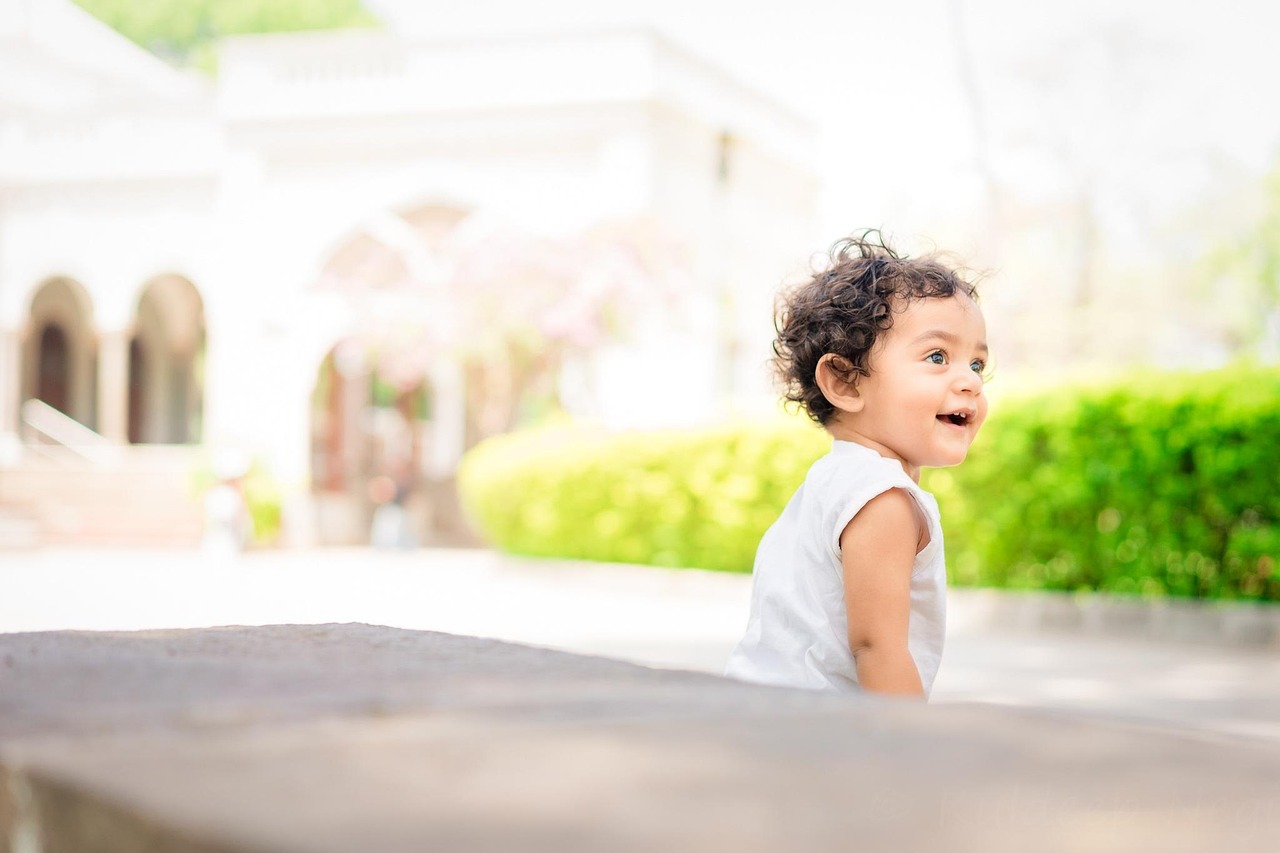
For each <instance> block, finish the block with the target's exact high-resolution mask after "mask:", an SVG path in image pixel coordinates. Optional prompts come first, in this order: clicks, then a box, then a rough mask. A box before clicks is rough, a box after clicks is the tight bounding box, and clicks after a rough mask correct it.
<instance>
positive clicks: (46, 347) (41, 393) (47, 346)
mask: <svg viewBox="0 0 1280 853" xmlns="http://www.w3.org/2000/svg"><path fill="white" fill-rule="evenodd" d="M37 371H38V376H37V379H36V398H37V399H38V400H41V401H43V402H45V403H48V404H49V405H50V406H53V407H54V408H55V409H57V410H58V411H60V412H62V413H63V414H66V413H67V410H68V409H70V408H71V394H70V391H71V347H70V344H68V343H67V333H66V332H64V331H63V330H62V327H61V326H60V325H58V324H57V323H56V322H51V323H49V324H47V325H46V326H45V327H44V329H42V330H41V332H40V355H39V367H38V368H37Z"/></svg>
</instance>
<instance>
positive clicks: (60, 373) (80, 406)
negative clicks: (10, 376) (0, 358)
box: [18, 276, 98, 428]
mask: <svg viewBox="0 0 1280 853" xmlns="http://www.w3.org/2000/svg"><path fill="white" fill-rule="evenodd" d="M18 346H19V352H20V353H21V362H22V367H21V374H20V379H19V383H20V392H19V397H20V400H28V399H33V398H35V399H41V400H44V402H46V403H48V404H49V405H51V406H53V407H54V408H56V409H58V410H59V411H61V412H62V413H63V414H65V415H67V416H69V417H71V418H74V419H75V420H77V421H79V422H80V423H82V424H84V425H85V426H88V427H90V428H93V427H95V426H96V422H97V399H96V394H95V391H96V387H97V372H98V371H97V343H96V336H95V333H94V330H93V303H92V300H91V299H90V297H89V293H88V291H86V290H85V288H84V286H83V285H82V284H80V282H78V281H76V280H75V279H72V278H68V277H65V276H54V277H51V278H48V279H45V280H44V281H42V282H41V283H40V284H39V285H38V286H37V287H36V289H35V291H34V292H33V294H32V297H31V303H30V306H29V308H28V311H27V319H26V323H25V324H24V325H23V327H22V330H21V332H20V334H19V344H18Z"/></svg>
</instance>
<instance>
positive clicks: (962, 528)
mask: <svg viewBox="0 0 1280 853" xmlns="http://www.w3.org/2000/svg"><path fill="white" fill-rule="evenodd" d="M829 446H830V439H829V438H828V437H827V435H826V434H825V433H824V432H823V431H821V430H820V429H817V428H815V427H812V426H810V425H808V424H807V423H805V422H802V421H799V420H795V421H789V422H788V421H779V422H774V423H768V424H744V425H738V426H733V427H724V428H720V429H708V430H701V431H696V432H688V431H686V432H674V431H673V432H665V433H634V434H623V435H614V436H608V435H601V434H599V433H597V432H593V431H588V430H573V429H566V428H561V429H554V430H545V431H541V432H537V433H524V434H514V435H509V436H504V437H502V438H499V439H494V440H491V441H488V442H485V443H484V444H481V445H480V446H478V447H476V448H475V449H474V450H472V451H471V452H470V453H469V454H468V455H467V457H466V458H465V459H464V461H463V465H462V469H461V471H460V474H459V484H460V488H461V492H462V498H463V502H464V505H465V506H466V507H467V509H468V511H469V513H470V515H471V516H472V518H473V519H474V520H475V521H476V523H477V524H478V526H479V527H480V529H481V530H482V531H484V532H485V533H486V534H487V535H488V536H489V537H490V539H491V540H492V541H493V542H494V543H495V544H496V545H497V546H498V547H500V548H503V549H505V550H508V551H511V552H514V553H520V554H530V555H538V556H555V557H572V558H580V559H588V560H604V561H619V562H631V563H649V564H655V565H665V566H698V567H703V568H713V569H725V570H731V571H749V570H750V568H751V563H752V560H753V557H754V554H755V548H756V545H757V543H758V542H759V538H760V536H761V534H762V533H763V532H764V531H765V529H766V528H767V527H768V526H769V524H771V523H772V522H773V520H774V519H775V518H776V517H777V515H778V513H779V512H780V511H781V510H782V508H783V507H784V506H785V505H786V502H787V500H788V499H789V498H790V496H791V494H792V492H794V490H795V488H796V487H797V486H798V485H799V484H800V483H801V481H803V479H804V475H805V472H806V471H807V470H808V468H809V465H810V464H812V462H813V461H814V460H815V459H817V458H818V457H819V456H821V455H822V454H823V453H824V452H825V451H826V449H827V448H828V447H829ZM1277 472H1280V370H1276V369H1265V368H1258V367H1235V368H1232V369H1227V370H1221V371H1215V372H1211V373H1201V374H1190V373H1188V374H1155V373H1152V374H1139V375H1134V376H1131V377H1129V378H1128V379H1127V380H1126V381H1124V382H1113V383H1110V384H1107V385H1105V386H1100V387H1089V388H1055V389H1053V390H1050V391H1045V392H1043V393H1040V394H1036V395H1030V396H1024V397H1021V398H1018V399H1005V400H1001V401H999V404H998V405H997V406H995V407H994V409H993V414H992V416H991V418H990V420H989V421H988V423H987V425H986V426H985V427H984V428H983V433H982V435H981V436H980V437H979V440H978V442H977V443H976V444H975V445H974V447H973V449H972V450H971V451H970V454H969V459H968V460H967V461H966V462H965V463H964V465H962V466H960V467H958V468H949V469H943V470H934V471H928V472H926V473H925V478H924V482H923V485H924V486H925V488H927V489H929V490H930V491H932V492H933V493H934V494H935V495H936V496H937V497H938V501H939V504H940V506H941V508H942V516H943V524H944V527H945V531H946V542H947V562H948V567H949V572H950V575H951V579H952V582H953V583H956V584H960V585H983V586H994V587H1013V588H1025V589H1054V590H1104V591H1110V592H1119V593H1133V594H1141V595H1147V596H1164V595H1177V596H1192V597H1206V598H1252V599H1267V600H1273V601H1280V489H1278V488H1277V485H1278V484H1280V477H1277Z"/></svg>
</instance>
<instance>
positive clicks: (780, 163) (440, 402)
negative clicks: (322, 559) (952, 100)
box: [0, 0, 817, 543]
mask: <svg viewBox="0 0 1280 853" xmlns="http://www.w3.org/2000/svg"><path fill="white" fill-rule="evenodd" d="M810 137H811V132H810V129H809V128H808V127H807V126H806V125H805V123H804V122H803V121H802V120H801V119H799V118H798V117H797V116H796V115H794V114H792V113H791V112H790V111H789V110H787V109H786V108H785V107H784V106H781V105H778V104H776V103H773V102H771V101H769V100H767V99H765V98H763V97H760V96H758V95H757V94H755V93H753V92H752V91H749V90H747V89H745V88H744V87H742V86H741V85H739V84H738V83H736V82H735V81H734V80H732V79H730V78H728V77H727V76H725V75H724V74H723V73H721V72H719V71H717V70H716V69H715V68H711V67H708V66H707V65H706V64H705V63H703V62H701V61H699V60H698V59H697V58H696V57H693V56H690V55H688V54H687V53H684V52H682V51H680V50H678V49H676V48H674V47H672V46H671V45H670V44H668V43H666V42H665V41H664V40H663V39H662V38H661V37H660V36H658V35H656V34H654V33H652V32H646V31H614V32H595V33H587V34H583V33H578V34H565V35H560V36H539V37H529V38H520V39H501V40H492V39H491V40H484V39H475V40H465V41H449V42H409V41H404V40H400V39H398V38H397V37H395V36H394V35H391V34H388V33H384V32H379V31H348V32H329V33H317V34H298V35H289V36H262V37H245V38H237V39H233V40H229V41H227V42H226V43H224V45H223V48H222V52H221V60H220V70H219V76H218V78H217V82H216V83H213V82H209V81H206V80H204V79H203V78H197V77H193V76H191V75H188V74H185V73H181V72H177V71H175V70H173V69H172V68H170V67H168V66H167V65H165V64H163V63H162V62H160V61H159V60H157V59H155V58H154V57H152V56H150V55H149V54H147V53H145V52H144V51H141V50H139V49H138V48H136V47H135V46H133V45H132V44H131V43H129V42H128V41H126V40H125V39H123V38H122V37H120V36H118V35H117V34H116V33H114V32H113V31H111V30H110V29H108V28H106V27H104V26H102V25H101V24H99V23H98V22H97V21H96V20H94V19H92V18H90V17H89V16H87V15H85V14H84V13H83V12H81V10H79V9H78V8H77V7H75V6H74V5H72V4H71V3H70V2H67V0H5V2H4V3H2V4H0V514H3V513H6V512H7V514H8V517H9V518H10V519H11V521H12V519H13V518H14V517H16V516H24V517H26V518H28V519H29V520H30V523H31V524H35V525H40V526H43V528H44V534H43V535H44V536H45V537H46V538H48V539H57V538H64V539H65V538H77V537H78V538H80V539H82V540H84V541H89V540H92V539H94V538H95V536H96V537H97V539H99V540H105V539H111V538H115V539H117V540H129V539H139V538H142V539H147V538H151V539H158V538H163V537H162V534H164V533H166V532H167V533H169V534H173V535H172V536H171V537H170V538H179V539H181V538H184V537H185V538H190V537H191V536H193V535H196V532H197V530H196V529H197V527H198V524H197V522H198V509H196V508H198V495H197V493H196V492H195V491H194V490H193V489H191V488H189V487H188V485H187V484H188V482H189V481H190V471H191V470H192V469H194V468H197V467H199V466H200V465H201V464H205V463H204V462H203V461H202V460H207V458H208V455H209V454H210V453H211V452H215V451H220V450H221V449H225V448H231V449H236V450H239V451H242V452H244V453H247V454H251V455H252V456H253V457H254V458H256V459H257V460H258V461H259V463H260V464H261V465H262V466H263V467H264V468H265V470H268V471H269V472H270V474H271V476H272V477H273V478H274V480H275V481H276V482H277V483H278V484H279V488H280V490H281V492H282V497H283V502H284V507H285V519H284V521H285V529H284V534H285V541H287V542H291V543H309V542H315V541H321V542H324V541H335V542H336V541H352V542H353V541H359V540H360V539H361V538H362V537H363V536H365V535H366V534H365V532H366V531H367V529H368V527H367V524H368V513H369V511H370V506H369V503H368V499H367V497H366V494H365V485H366V480H367V477H368V476H369V475H370V473H372V472H376V465H375V460H373V457H372V456H371V453H374V451H372V450H371V445H370V442H371V441H373V440H374V438H373V436H371V432H370V431H371V430H374V431H376V429H377V428H378V425H377V424H374V423H371V422H370V420H369V417H368V415H367V414H366V413H365V410H366V409H367V403H368V401H369V399H370V391H369V377H368V375H367V370H366V369H365V368H363V367H362V365H361V364H360V362H359V359H358V358H355V359H352V358H351V357H350V354H349V353H347V354H344V351H343V350H342V348H341V347H340V346H339V345H340V344H342V342H343V341H344V340H347V339H349V337H350V336H351V334H352V333H353V328H352V325H353V318H352V316H351V312H350V308H349V305H350V303H349V302H346V301H344V299H343V298H342V297H340V296H339V295H337V294H335V293H334V292H333V291H332V290H331V289H327V288H324V287H321V286H319V285H320V283H321V282H322V281H324V280H325V279H326V277H329V278H332V276H333V275H334V272H335V270H336V271H337V272H338V274H340V275H342V276H344V277H345V278H347V279H355V280H357V281H358V280H361V279H362V278H364V279H367V280H368V286H369V287H370V288H376V287H377V286H378V283H379V281H381V280H385V279H386V278H387V277H388V276H391V277H392V278H394V275H395V274H396V271H395V270H393V271H391V272H388V270H386V269H382V268H379V267H378V264H379V263H381V264H382V265H383V267H385V266H386V265H387V264H388V263H390V264H392V265H394V266H396V269H397V270H398V271H399V274H405V273H406V271H407V274H409V275H411V276H416V277H417V278H419V279H421V278H423V277H429V276H430V274H431V273H430V267H431V264H432V259H433V252H434V251H435V250H436V249H437V248H438V246H439V244H440V242H441V240H443V239H444V237H445V236H447V235H448V233H449V232H450V231H451V230H452V229H455V228H459V227H463V226H465V225H466V223H468V222H475V221H477V220H478V219H479V220H492V219H500V220H503V221H508V222H515V223H519V224H521V225H523V226H524V227H527V228H529V229H532V230H537V231H539V232H543V233H551V234H569V233H574V232H576V231H581V230H583V229H586V228H588V227H590V226H592V225H593V224H595V223H598V222H600V221H603V220H610V219H612V220H636V221H650V222H656V223H659V224H660V225H661V226H662V227H663V228H665V229H667V230H668V231H669V232H671V233H675V234H678V235H680V238H681V239H682V240H683V241H684V242H685V243H686V244H687V245H688V248H689V251H690V258H691V265H692V270H691V276H690V280H691V282H692V285H691V288H690V292H689V293H688V294H687V296H686V297H685V298H683V299H682V300H681V302H680V310H679V311H678V312H676V316H672V315H670V314H662V315H661V316H660V317H659V316H657V312H658V311H659V310H660V309H659V308H657V307H655V308H654V310H653V311H651V312H648V313H649V316H648V318H647V320H646V319H645V318H643V317H642V318H641V323H642V326H643V327H644V330H645V331H644V333H643V334H640V335H638V336H636V337H635V339H634V341H633V343H631V344H629V345H627V346H625V347H615V348H614V349H613V350H612V351H611V352H609V353H607V354H605V355H603V356H602V357H601V358H600V360H599V363H597V364H595V365H594V366H593V367H592V368H591V369H592V370H594V371H596V372H597V376H599V374H600V372H601V371H603V374H604V377H605V379H604V381H600V382H598V383H597V387H599V388H603V389H606V392H601V393H596V394H592V395H578V396H577V397H576V399H578V401H579V402H578V405H579V406H580V407H581V408H582V409H583V411H580V412H578V414H581V415H584V416H592V417H596V418H600V419H603V420H605V421H606V422H609V423H612V424H619V425H635V426H655V425H660V424H664V423H676V422H689V421H698V420H707V419H710V418H714V417H717V416H721V415H723V414H725V413H726V406H728V405H732V406H734V407H736V408H737V410H741V409H742V408H743V407H745V408H747V409H748V410H750V409H752V408H753V407H764V406H768V405H769V402H768V401H769V400H771V399H772V398H771V395H770V392H769V391H768V389H767V380H766V378H765V375H764V371H763V370H762V368H761V365H762V363H763V362H764V360H765V358H766V357H767V354H768V353H767V341H768V337H769V333H770V331H771V329H770V325H769V323H770V305H771V299H772V294H773V292H774V290H775V289H776V287H777V285H778V283H779V282H780V281H781V280H782V279H784V278H785V277H786V276H787V275H789V274H790V273H792V272H793V271H794V270H795V268H796V267H797V266H799V265H800V264H802V263H803V262H804V260H805V258H806V257H807V251H808V250H809V249H810V248H811V244H812V238H813V222H812V219H813V215H814V209H815V203H816V196H817V181H816V178H815V176H814V174H813V170H812V167H811V165H810V164H811V153H810V148H811V138H810ZM432 298H433V299H434V300H436V303H435V307H436V308H438V309H439V310H440V311H441V312H445V313H443V314H442V316H447V312H448V309H449V304H450V301H451V298H452V296H451V294H450V293H448V292H447V291H446V290H442V291H441V292H439V293H436V294H434V295H433V297H432ZM642 313H643V312H642ZM659 320H660V322H659ZM335 365H336V369H335ZM637 368H643V369H642V370H637ZM677 371H679V373H678V374H677ZM424 374H425V375H424V377H423V379H424V387H425V388H428V389H430V397H431V403H430V406H429V414H428V413H426V412H425V411H424V412H423V413H422V415H423V417H422V418H421V420H419V421H418V422H417V423H416V424H415V425H414V431H415V433H416V435H417V436H418V439H419V440H418V441H416V442H415V443H414V444H413V447H414V451H413V454H412V459H411V462H412V468H413V472H412V473H413V481H414V484H415V489H416V491H417V492H418V493H419V497H420V498H421V500H422V501H423V502H424V503H425V505H430V506H431V507H434V515H432V516H431V519H432V520H429V521H428V523H427V526H428V527H434V528H436V533H437V534H438V535H440V536H447V534H448V533H449V531H451V530H452V531H454V532H456V530H457V525H458V520H457V519H456V517H454V516H453V514H451V511H450V509H449V507H450V506H451V505H452V504H451V502H450V501H449V499H448V495H449V490H450V488H451V486H450V483H451V476H452V472H453V470H454V466H455V465H456V462H457V460H458V458H459V457H460V455H461V453H462V452H463V450H464V449H465V446H466V444H467V443H468V441H469V437H468V435H467V431H466V428H465V424H464V408H465V400H466V394H467V388H466V382H465V380H464V378H463V375H462V372H461V371H460V369H459V366H458V365H457V364H452V363H449V362H448V361H447V360H444V359H442V360H440V361H439V362H438V363H434V364H432V365H431V366H430V367H428V368H427V369H426V370H425V371H424ZM677 375H679V377H680V379H679V381H676V380H675V377H676V376H677ZM610 377H615V378H616V379H617V381H614V380H613V379H610ZM622 381H625V382H626V388H627V393H626V394H625V395H617V394H615V395H612V396H611V395H610V394H608V393H607V389H608V388H614V387H617V386H618V383H619V382H622ZM570 396H573V395H570ZM33 399H35V400H42V401H44V403H45V404H47V407H43V406H39V405H35V404H28V403H27V401H29V400H33ZM52 410H57V411H58V412H62V413H64V414H65V416H66V417H60V416H59V415H58V414H57V413H56V412H54V411H52ZM72 422H74V423H72ZM76 424H78V425H79V426H80V427H83V428H87V429H88V430H92V431H93V433H96V435H94V434H90V433H89V432H87V431H85V430H84V429H81V428H79V427H77V426H76ZM58 445H69V446H72V447H78V448H79V451H77V452H74V453H69V452H67V450H66V448H65V447H59V446H58ZM371 466H374V467H371ZM148 472H149V473H148ZM148 477H150V478H151V480H148V479H147V478H148ZM179 484H181V485H180V487H179ZM166 489H168V491H167V492H166ZM143 492H145V493H147V495H149V497H145V498H142V497H140V498H137V499H136V500H135V499H134V498H132V497H126V496H131V495H133V494H134V493H138V494H141V493H143ZM166 495H167V496H166ZM113 513H114V515H113ZM193 513H194V515H193ZM422 513H423V517H424V518H426V517H427V516H428V515H431V511H430V510H427V509H424V510H422ZM2 517H3V516H2V515H0V518H2ZM193 518H194V519H195V520H194V521H193ZM95 519H96V521H95ZM3 529H4V528H3V525H0V539H3ZM428 532H429V531H428Z"/></svg>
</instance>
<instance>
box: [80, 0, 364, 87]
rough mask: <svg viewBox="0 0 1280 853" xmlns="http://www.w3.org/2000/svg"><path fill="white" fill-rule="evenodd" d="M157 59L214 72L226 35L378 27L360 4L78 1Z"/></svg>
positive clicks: (328, 0) (336, 0)
mask: <svg viewBox="0 0 1280 853" xmlns="http://www.w3.org/2000/svg"><path fill="white" fill-rule="evenodd" d="M75 3H76V5H78V6H79V7H80V8H82V9H84V10H85V11H86V12H88V13H89V14H91V15H93V16H94V17H96V18H98V19H99V20H101V21H103V22H104V23H106V24H107V25H109V26H110V27H112V28H113V29H115V30H116V31H117V32H119V33H121V34H122V35H124V36H125V37H126V38H128V39H129V40H131V41H133V42H134V43H135V44H138V45H140V46H142V47H144V48H146V49H147V50H149V51H151V52H152V53H154V54H156V55H157V56H160V57H163V58H165V59H167V60H169V61H171V62H173V63H175V64H177V65H189V66H193V67H196V68H199V69H201V70H202V71H209V72H212V71H213V70H214V66H215V64H216V63H215V55H214V43H215V42H216V41H217V39H218V38H219V37H221V36H227V35H239V34H243V33H279V32H295V31H299V30H325V29H335V28H338V27H360V26H370V25H374V24H377V23H378V21H377V18H375V17H374V16H373V15H371V14H370V13H369V12H367V11H366V10H365V9H364V7H363V6H361V4H360V0H148V2H145V3H144V2H138V0H75Z"/></svg>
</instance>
